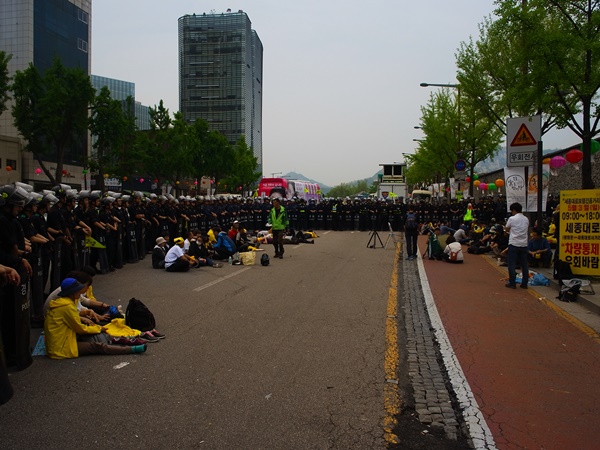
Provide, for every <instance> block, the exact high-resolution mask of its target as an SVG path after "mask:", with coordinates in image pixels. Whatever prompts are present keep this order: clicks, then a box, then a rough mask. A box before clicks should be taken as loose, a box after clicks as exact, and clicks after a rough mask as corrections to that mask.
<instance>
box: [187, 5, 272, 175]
mask: <svg viewBox="0 0 600 450" xmlns="http://www.w3.org/2000/svg"><path fill="white" fill-rule="evenodd" d="M251 25H252V23H251V22H250V19H249V18H248V16H247V15H246V13H244V12H243V11H238V12H237V13H232V12H227V13H223V14H201V15H196V14H193V15H185V16H183V17H180V18H179V111H180V112H181V113H182V114H183V117H184V118H185V119H186V120H187V121H189V122H194V121H195V120H196V119H204V120H206V121H207V122H208V123H209V126H210V127H211V129H213V130H218V131H220V132H221V133H222V134H223V135H224V136H225V137H226V138H227V140H228V141H229V142H230V143H232V144H235V142H236V141H237V140H238V139H239V138H240V136H242V135H244V136H245V138H246V143H247V144H248V146H249V147H252V149H253V151H254V155H255V156H256V157H257V160H258V165H259V168H258V169H259V171H261V172H262V55H263V46H262V43H261V41H260V39H259V37H258V34H257V33H256V32H255V31H254V30H252V28H251Z"/></svg>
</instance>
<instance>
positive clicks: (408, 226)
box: [404, 213, 419, 231]
mask: <svg viewBox="0 0 600 450" xmlns="http://www.w3.org/2000/svg"><path fill="white" fill-rule="evenodd" d="M418 228H419V224H418V223H417V217H416V216H415V215H414V214H412V213H410V214H408V215H407V216H406V223H405V225H404V229H405V230H406V231H414V230H416V229H418Z"/></svg>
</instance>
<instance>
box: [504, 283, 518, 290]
mask: <svg viewBox="0 0 600 450" xmlns="http://www.w3.org/2000/svg"><path fill="white" fill-rule="evenodd" d="M504 287H507V288H510V289H516V288H517V285H516V284H514V283H506V284H505V285H504Z"/></svg>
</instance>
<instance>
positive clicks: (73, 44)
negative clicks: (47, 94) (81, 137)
mask: <svg viewBox="0 0 600 450" xmlns="http://www.w3.org/2000/svg"><path fill="white" fill-rule="evenodd" d="M91 9H92V2H91V0H2V1H0V49H1V50H3V51H5V52H6V53H8V54H10V55H12V59H11V60H10V62H9V64H8V70H9V74H10V75H11V76H12V75H13V74H14V73H15V72H16V71H17V70H25V69H26V68H27V67H28V65H29V64H30V63H33V65H34V66H35V67H36V68H37V69H38V70H39V71H40V72H42V73H43V72H44V71H45V70H46V69H48V68H49V67H50V66H51V65H52V64H53V62H54V58H59V59H60V61H61V62H62V64H63V65H64V66H66V67H78V68H80V69H82V70H83V71H84V72H85V73H86V74H89V71H90V66H91V64H90V62H91V45H90V39H91ZM7 106H8V110H7V111H5V112H4V113H3V114H2V115H0V135H2V136H5V137H6V139H2V138H1V136H0V162H3V161H6V160H7V159H18V160H19V161H21V162H22V166H19V165H17V167H16V168H17V170H16V171H13V172H11V176H14V177H18V176H19V175H22V179H23V181H36V178H35V174H34V171H35V165H37V163H34V161H33V158H32V156H31V154H30V153H19V154H18V158H15V156H17V155H14V154H12V153H14V149H13V146H7V145H5V142H9V143H10V142H11V139H9V138H12V139H18V140H20V135H19V132H18V130H17V129H16V128H15V126H14V124H13V118H12V115H11V114H10V110H11V108H12V102H10V101H9V103H8V105H7ZM7 153H11V154H10V155H7ZM86 154H87V142H81V144H80V145H77V146H75V147H73V148H70V149H68V151H67V152H66V154H65V160H64V161H65V164H66V165H67V166H66V170H67V171H68V172H69V173H71V172H72V173H73V174H77V173H78V174H80V173H81V169H80V168H79V170H78V169H77V168H76V167H75V166H69V165H73V164H80V163H81V161H82V160H83V157H84V156H85V155H86ZM47 159H48V162H49V163H50V164H49V165H50V166H51V165H52V164H51V163H52V160H53V159H54V158H52V157H51V156H49V157H48V158H47ZM2 172H4V171H2ZM19 178H21V177H19ZM79 178H80V177H79V176H76V175H74V176H73V179H67V180H65V182H66V183H73V184H78V183H80V180H79ZM5 181H8V182H10V181H15V180H12V179H10V180H4V179H0V182H5Z"/></svg>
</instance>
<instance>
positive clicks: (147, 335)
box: [138, 331, 158, 342]
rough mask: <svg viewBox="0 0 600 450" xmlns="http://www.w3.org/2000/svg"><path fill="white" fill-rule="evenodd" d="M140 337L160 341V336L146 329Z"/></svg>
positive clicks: (150, 340) (149, 340)
mask: <svg viewBox="0 0 600 450" xmlns="http://www.w3.org/2000/svg"><path fill="white" fill-rule="evenodd" d="M138 337H140V338H142V339H146V340H147V341H148V342H158V338H157V337H156V336H154V335H153V334H152V333H151V332H149V331H146V332H145V333H142V334H140V335H139V336H138Z"/></svg>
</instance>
